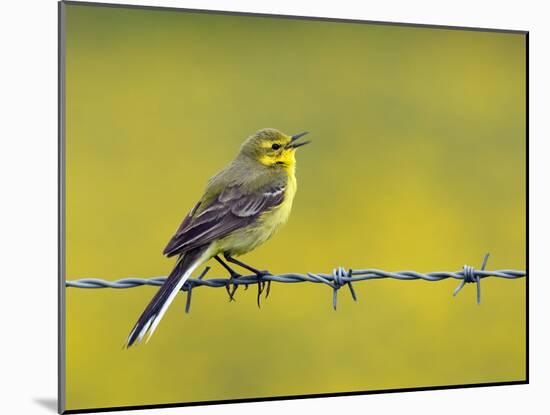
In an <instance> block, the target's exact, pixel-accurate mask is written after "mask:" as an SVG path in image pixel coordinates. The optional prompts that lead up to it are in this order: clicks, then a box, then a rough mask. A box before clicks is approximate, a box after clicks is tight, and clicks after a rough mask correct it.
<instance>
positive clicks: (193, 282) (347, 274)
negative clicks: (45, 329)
mask: <svg viewBox="0 0 550 415" xmlns="http://www.w3.org/2000/svg"><path fill="white" fill-rule="evenodd" d="M488 259H489V254H486V255H485V257H484V258H483V263H482V264H481V268H480V269H479V270H476V269H475V268H473V267H471V266H469V265H464V267H463V268H462V270H460V271H455V272H449V271H436V272H428V273H420V272H417V271H397V272H390V271H384V270H379V269H352V268H350V269H349V270H348V271H346V269H345V268H343V267H337V268H334V269H333V270H332V273H330V274H323V273H312V272H308V273H307V274H298V273H287V274H279V275H271V274H262V275H257V274H251V275H242V276H239V277H238V278H234V279H233V280H232V281H230V279H228V278H208V279H204V277H205V276H206V274H207V273H208V271H209V270H210V267H206V268H205V269H204V270H203V271H202V272H201V274H200V275H199V276H198V277H197V278H189V279H188V280H187V281H186V282H185V284H183V287H182V288H181V290H182V291H186V292H187V298H186V302H185V312H186V313H188V312H189V310H190V309H191V296H192V290H193V289H194V288H196V287H203V286H204V287H212V288H218V287H227V285H228V283H230V284H232V285H234V286H235V290H236V287H238V286H239V285H244V286H245V289H246V288H247V287H248V286H249V285H250V284H258V287H259V295H258V298H257V302H259V296H260V295H261V293H262V292H264V291H265V298H267V296H268V295H269V292H270V287H271V283H272V282H278V283H288V284H293V283H303V282H309V283H314V284H324V285H328V286H329V287H330V288H331V289H332V308H333V309H334V310H336V306H337V303H338V290H339V289H340V288H341V287H343V286H344V285H347V286H348V288H349V290H350V294H351V297H352V298H353V300H354V301H357V295H356V293H355V289H354V287H353V286H352V283H356V282H360V281H366V280H376V279H383V278H390V279H396V280H403V281H412V280H423V281H429V282H436V281H441V280H445V279H448V278H452V279H456V280H460V284H459V285H458V287H456V288H455V290H454V291H453V296H456V295H457V294H458V293H459V292H460V291H461V290H462V288H464V286H465V285H466V284H468V283H475V284H476V288H477V290H476V293H477V304H480V303H481V280H482V279H483V278H488V277H494V278H505V279H516V278H523V277H526V276H527V273H526V271H522V270H512V269H503V270H497V271H486V270H485V267H486V265H487V261H488ZM165 280H166V277H153V278H148V279H145V278H124V279H121V280H118V281H106V280H102V279H97V278H83V279H79V280H66V281H65V286H66V287H75V288H119V289H121V288H132V287H139V286H142V285H152V286H161V285H162V284H164V281H165ZM234 292H235V291H233V293H234Z"/></svg>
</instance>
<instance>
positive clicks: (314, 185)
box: [66, 5, 526, 409]
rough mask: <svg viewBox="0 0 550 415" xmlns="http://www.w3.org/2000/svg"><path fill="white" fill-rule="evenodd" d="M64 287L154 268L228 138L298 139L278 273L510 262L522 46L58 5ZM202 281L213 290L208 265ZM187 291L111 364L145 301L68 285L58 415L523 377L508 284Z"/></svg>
mask: <svg viewBox="0 0 550 415" xmlns="http://www.w3.org/2000/svg"><path fill="white" fill-rule="evenodd" d="M66 16H67V32H66V33H67V61H66V82H67V95H66V98H67V114H66V115H67V125H66V126H67V159H66V161H67V165H66V175H67V188H66V191H67V205H66V209H67V234H66V237H67V252H66V253H67V278H68V279H77V278H83V277H97V278H103V279H108V280H116V279H120V278H123V277H128V276H138V277H152V276H158V275H166V274H167V273H168V272H169V271H170V269H171V267H172V265H173V262H174V261H173V259H166V258H164V257H163V256H162V254H161V251H162V249H163V248H164V246H165V244H166V242H167V241H168V239H169V238H170V237H171V235H172V233H173V232H174V231H175V229H176V227H177V226H178V225H179V223H180V221H181V219H182V218H183V217H184V215H185V214H186V213H187V212H188V210H189V209H190V208H191V207H192V206H193V205H194V203H195V201H196V200H197V199H198V198H199V197H200V196H201V192H202V190H203V188H204V185H205V183H206V181H207V179H208V178H209V177H210V176H211V175H213V174H214V173H216V172H217V171H218V170H219V169H221V168H222V167H223V166H224V165H225V164H226V163H227V162H228V161H229V160H230V159H231V158H232V157H233V156H234V155H235V154H236V152H237V151H238V148H239V146H240V144H241V142H242V140H244V138H246V137H247V136H248V135H249V134H251V133H253V132H254V131H255V130H257V129H260V128H264V127H274V128H278V129H281V130H283V131H285V132H287V133H289V134H295V133H298V132H301V131H304V130H308V131H310V135H309V137H310V138H311V139H312V140H313V143H312V144H311V145H309V146H307V147H305V148H304V149H303V150H300V151H299V152H298V169H297V175H298V183H299V186H298V193H297V196H296V199H295V202H294V209H293V213H292V215H291V219H290V221H289V223H288V224H287V226H286V227H285V228H284V229H283V230H282V231H281V232H280V233H279V234H277V235H276V236H275V237H274V238H273V239H272V240H271V241H269V242H268V243H267V244H265V245H263V246H262V247H260V248H259V249H258V250H257V251H255V252H253V253H250V254H248V255H247V256H245V257H243V260H245V261H246V262H249V263H251V264H254V265H257V266H258V267H259V268H261V269H264V268H265V269H269V270H270V271H271V272H273V273H282V272H290V271H292V272H307V271H312V272H330V271H331V270H332V269H333V268H334V267H336V266H339V265H342V266H344V267H353V268H370V267H373V268H381V269H387V270H403V269H413V270H417V271H421V272H424V271H426V272H427V271H439V270H449V271H454V270H459V269H461V267H462V265H464V264H465V263H466V264H469V265H473V266H479V264H480V262H481V259H482V257H483V254H484V253H485V252H491V254H492V256H491V258H490V260H489V264H488V269H502V268H512V269H525V266H526V257H525V251H526V226H525V224H526V199H525V197H526V187H525V182H526V176H525V170H526V165H525V162H526V153H525V150H526V137H525V128H526V115H525V106H526V103H525V94H526V91H525V77H526V73H525V53H526V50H525V36H524V35H521V34H511V33H495V32H479V31H475V32H474V31H463V30H448V29H435V28H414V27H403V26H390V25H374V24H356V23H340V22H327V21H312V20H299V19H277V18H266V17H253V16H236V15H231V16H230V15H220V14H201V13H190V12H176V11H161V10H143V9H128V8H113V7H91V6H84V5H69V6H67V14H66ZM211 265H212V267H213V269H212V270H211V271H210V273H209V276H210V277H213V276H224V277H225V276H226V274H225V273H224V272H223V270H222V269H220V267H219V266H218V265H217V264H216V263H215V262H214V261H212V264H211ZM457 284H458V282H457V281H455V280H446V281H442V282H437V283H428V282H423V281H395V280H377V281H368V282H363V283H358V284H355V289H356V291H357V294H358V302H357V303H354V302H353V301H352V300H351V298H350V296H349V293H348V292H347V291H348V290H347V289H344V290H342V292H341V293H340V296H339V304H338V311H336V312H335V311H333V310H332V307H331V301H332V291H331V290H330V288H328V287H326V286H323V285H314V284H298V285H297V284H293V285H290V284H285V285H283V284H274V285H273V286H272V290H271V295H270V298H269V299H268V300H267V301H263V305H262V308H261V309H258V308H257V306H256V304H255V302H256V296H255V292H256V291H255V287H251V288H250V289H249V290H248V291H243V290H242V289H239V291H238V292H237V297H236V298H237V301H236V302H234V303H229V302H228V299H227V295H226V293H225V290H224V289H209V288H199V289H197V290H196V291H195V292H194V294H193V304H192V308H191V313H190V314H189V315H185V313H184V305H185V295H179V296H178V298H176V300H175V301H174V303H173V304H172V306H171V307H170V309H169V311H168V312H167V314H166V316H165V318H164V319H163V321H162V323H161V324H160V326H159V329H158V330H157V332H156V333H155V335H154V336H153V337H152V339H151V341H150V342H149V343H148V344H146V345H143V346H141V347H137V348H135V349H132V350H124V349H123V348H122V346H123V344H124V341H125V339H126V336H127V335H128V333H129V330H130V329H131V328H132V326H133V324H134V323H135V320H136V319H137V317H138V316H139V314H140V313H141V311H142V310H143V308H144V307H145V306H146V304H147V303H148V301H149V300H150V299H151V297H152V296H153V294H154V292H155V291H156V288H152V287H140V288H133V289H125V290H112V289H101V290H84V289H75V288H69V289H67V291H66V293H67V317H66V320H67V345H66V348H67V350H66V351H67V408H68V409H79V408H90V407H107V406H121V405H146V404H157V403H173V402H191V401H205V400H219V399H238V398H254V397H269V396H281V395H299V394H313V393H334V392H345V391H366V390H375V389H388V388H407V387H421V386H437V385H452V384H465V383H480V382H499V381H513V380H522V379H524V378H525V376H526V367H525V358H526V349H525V334H526V327H525V318H526V315H525V308H526V307H525V305H526V304H525V302H526V298H525V280H524V279H521V280H501V279H495V278H493V279H485V280H483V283H482V304H481V305H480V306H477V305H476V303H475V287H474V286H473V285H468V286H467V287H465V289H464V290H463V291H462V292H461V293H460V295H459V296H458V297H456V298H453V297H452V296H451V293H452V290H453V289H454V288H455V286H456V285H457Z"/></svg>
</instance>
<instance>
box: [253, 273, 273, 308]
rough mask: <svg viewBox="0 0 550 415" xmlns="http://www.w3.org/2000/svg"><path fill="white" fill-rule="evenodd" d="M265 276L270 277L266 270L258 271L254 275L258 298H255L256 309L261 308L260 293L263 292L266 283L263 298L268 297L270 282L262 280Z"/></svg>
mask: <svg viewBox="0 0 550 415" xmlns="http://www.w3.org/2000/svg"><path fill="white" fill-rule="evenodd" d="M267 275H271V273H270V272H269V271H267V270H264V271H258V272H257V273H256V278H258V296H257V299H256V302H257V303H258V308H261V307H260V298H261V296H262V293H263V292H264V288H265V287H266V283H267V289H266V292H265V298H267V296H268V295H269V290H270V288H271V281H264V280H263V278H264V277H265V276H267Z"/></svg>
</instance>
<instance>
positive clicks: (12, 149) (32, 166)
mask: <svg viewBox="0 0 550 415" xmlns="http://www.w3.org/2000/svg"><path fill="white" fill-rule="evenodd" d="M113 2H116V1H113ZM124 3H132V4H135V3H137V4H148V5H164V6H174V7H178V6H179V7H187V8H207V9H218V10H235V11H251V12H263V13H280V14H291V15H292V14H293V15H304V16H326V17H341V18H354V19H366V20H383V21H397V22H413V23H433V24H446V25H461V26H472V27H476V26H477V27H479V26H481V27H494V28H507V29H527V30H530V31H531V36H530V38H531V43H530V51H531V69H530V80H531V90H530V104H531V141H530V144H531V145H530V147H531V159H530V174H531V179H532V180H531V188H530V190H531V194H532V198H531V204H530V209H529V211H530V221H531V229H530V230H531V234H530V236H531V237H530V243H531V269H530V271H531V273H530V277H531V280H530V281H531V284H530V287H531V302H530V313H531V316H532V318H531V343H530V345H531V347H530V357H531V370H530V377H531V384H530V385H527V386H526V385H522V386H510V387H498V388H494V387H493V388H479V389H464V390H447V391H435V392H416V393H400V394H386V395H370V396H368V395H367V396H358V397H346V398H329V399H327V398H325V399H308V400H298V401H282V402H265V403H251V404H238V405H237V404H233V405H223V406H206V407H193V408H177V409H164V410H151V411H141V412H139V413H142V414H149V413H151V414H152V413H166V414H177V413H186V414H204V415H207V414H208V415H210V414H220V413H224V414H225V413H229V414H239V415H247V414H255V413H257V412H258V411H261V412H262V413H266V414H278V413H280V412H281V411H285V412H291V413H292V412H304V411H308V412H309V413H325V412H327V413H342V412H345V413H346V414H359V413H361V414H363V413H373V414H380V413H395V412H406V413H407V414H417V413H418V414H423V415H428V414H438V415H440V414H441V413H446V414H461V415H462V414H464V413H474V414H478V413H482V412H490V413H498V414H514V415H516V414H518V413H521V412H523V411H525V410H527V411H526V412H528V413H541V412H542V411H543V410H542V409H535V408H544V407H546V408H548V406H549V405H548V402H547V401H546V400H544V397H545V395H548V390H549V387H550V382H549V380H548V372H549V371H548V366H549V365H548V361H549V358H548V355H549V353H548V349H549V348H550V344H549V335H548V321H547V320H546V318H547V316H548V311H549V307H548V304H549V303H550V298H549V297H548V295H550V287H549V281H550V276H548V275H546V273H545V272H543V268H545V269H548V268H549V267H550V264H545V263H544V262H545V261H546V260H547V258H548V250H549V249H550V248H549V247H547V246H546V244H545V239H546V238H544V235H545V234H548V233H549V232H548V231H549V229H548V219H547V218H546V214H547V212H549V211H550V206H549V205H548V197H547V192H545V190H546V189H548V184H547V180H546V179H547V177H546V175H547V173H548V164H550V163H549V162H548V160H547V155H548V143H549V141H550V132H549V129H548V123H549V122H548V107H547V106H545V103H546V101H547V100H548V92H549V91H548V74H550V67H549V59H548V50H550V38H549V32H550V26H549V25H548V21H547V20H548V13H547V12H546V10H545V6H544V4H545V2H542V1H527V0H525V1H521V2H520V1H513V2H512V1H503V0H501V1H480V0H476V1H470V0H461V1H453V2H441V1H436V0H433V1H424V0H415V1H410V0H409V1H407V0H403V1H395V0H386V1H377V2H358V1H353V0H339V1H337V2H336V1H331V2H319V1H315V2H314V1H307V0H264V1H262V2H261V3H260V2H257V1H253V0H247V1H245V0H240V1H237V0H233V1H230V0H217V1H214V0H203V1H187V0H186V1H184V0H180V1H146V0H143V1H138V2H136V1H131V0H127V1H125V2H124ZM0 31H1V37H0V39H1V40H0V42H1V46H2V47H1V49H0V50H1V64H0V75H1V76H0V82H1V84H0V105H1V108H0V109H1V114H2V116H1V118H0V140H1V141H0V186H1V187H0V189H1V193H0V194H1V196H0V213H1V214H0V243H1V251H0V252H1V254H0V255H1V256H0V266H1V269H2V270H3V272H2V278H4V280H6V279H8V278H9V279H11V280H12V281H13V280H15V281H19V282H18V283H17V285H15V284H13V283H10V284H7V283H4V284H2V285H1V290H2V293H1V294H0V310H1V313H2V314H1V315H2V336H1V338H0V348H1V350H0V352H1V353H0V359H1V361H0V379H1V381H2V385H1V387H2V389H1V390H2V402H1V403H0V408H1V409H0V411H1V412H2V413H25V414H52V413H53V412H54V411H53V409H52V408H53V407H54V405H55V404H54V402H55V396H56V383H57V380H56V367H57V362H56V359H57V357H56V356H57V352H56V347H57V332H56V330H57V328H56V307H57V305H56V304H57V299H56V261H57V260H56V255H57V253H56V252H57V245H56V244H57V242H56V229H57V224H56V210H57V207H56V203H57V201H56V192H57V190H56V177H57V161H56V155H57V144H56V134H57V121H56V114H57V103H56V101H57V78H56V77H57V33H56V31H57V5H56V1H55V0H24V1H23V0H21V1H18V0H12V1H9V2H3V4H2V11H1V13H0ZM535 178H536V179H535ZM535 184H536V185H538V186H535ZM535 206H536V210H535ZM533 224H536V225H533ZM22 264H26V266H24V267H23V266H22ZM535 289H536V291H535ZM29 304H30V305H32V306H31V307H29ZM30 310H32V311H30ZM534 349H535V350H534ZM465 353H467V351H465ZM533 363H534V364H533ZM529 409H530V410H529ZM124 413H128V412H124Z"/></svg>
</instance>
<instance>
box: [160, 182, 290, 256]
mask: <svg viewBox="0 0 550 415" xmlns="http://www.w3.org/2000/svg"><path fill="white" fill-rule="evenodd" d="M284 194H285V185H284V183H278V184H274V185H268V186H265V187H264V188H263V189H259V190H257V191H255V192H250V193H248V192H244V191H243V190H242V188H241V187H240V186H231V187H229V188H227V189H225V190H224V191H223V192H221V193H220V194H219V195H218V197H217V198H216V199H215V200H214V202H212V203H211V204H210V205H209V206H208V207H206V208H205V209H204V210H202V211H201V212H199V213H198V214H195V212H196V211H197V208H198V206H199V205H198V204H197V206H195V208H194V209H193V211H191V213H190V214H189V215H188V216H187V217H186V218H185V220H184V221H183V223H182V224H181V225H180V227H179V228H178V231H177V232H176V234H175V235H174V236H173V237H172V239H171V240H170V242H169V243H168V245H167V246H166V248H165V249H164V254H165V255H167V256H169V257H170V256H173V255H180V254H182V253H185V252H187V251H189V250H191V249H194V248H197V247H199V246H202V245H205V244H207V243H209V242H212V241H213V240H215V239H219V238H222V237H224V236H226V235H228V234H229V233H231V232H233V231H235V230H237V229H240V228H243V227H245V226H248V225H249V224H251V223H253V222H254V221H256V220H257V218H258V217H259V216H260V215H261V214H262V213H264V212H266V211H268V210H269V209H272V208H273V207H275V206H278V205H280V204H281V203H282V202H283V200H284Z"/></svg>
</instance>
